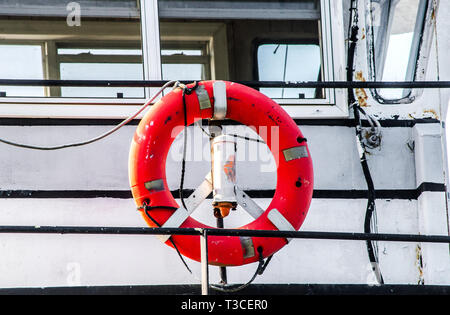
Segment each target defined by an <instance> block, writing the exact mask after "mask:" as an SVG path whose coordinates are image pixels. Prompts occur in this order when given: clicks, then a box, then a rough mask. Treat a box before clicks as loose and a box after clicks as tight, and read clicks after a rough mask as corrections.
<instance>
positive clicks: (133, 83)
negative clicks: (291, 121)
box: [0, 79, 450, 89]
mask: <svg viewBox="0 0 450 315" xmlns="http://www.w3.org/2000/svg"><path fill="white" fill-rule="evenodd" d="M167 82H169V81H167V80H34V79H33V80H31V79H30V80H27V79H0V86H72V87H161V86H163V85H164V84H165V83H167ZM180 82H181V83H184V84H188V83H192V81H180ZM235 82H236V83H240V84H243V85H246V86H249V87H252V88H269V87H270V88H274V87H277V88H332V89H337V88H342V89H349V88H354V89H356V88H362V89H374V88H385V89H386V88H387V89H391V88H392V89H398V88H421V89H428V88H432V89H439V88H450V81H384V82H375V81H356V82H355V81H352V82H348V81H321V82H318V81H297V82H293V81H286V82H284V81H235Z"/></svg>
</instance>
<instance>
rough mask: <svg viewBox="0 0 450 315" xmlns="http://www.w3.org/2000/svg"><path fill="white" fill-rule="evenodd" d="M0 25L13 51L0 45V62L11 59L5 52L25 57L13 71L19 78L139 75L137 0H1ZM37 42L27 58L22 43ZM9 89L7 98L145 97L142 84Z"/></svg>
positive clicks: (140, 77)
mask: <svg viewBox="0 0 450 315" xmlns="http://www.w3.org/2000/svg"><path fill="white" fill-rule="evenodd" d="M0 28H1V29H2V32H1V34H0V40H1V41H3V42H4V43H7V44H8V45H12V46H11V47H14V50H15V51H14V52H11V51H9V50H8V51H7V50H5V49H1V48H0V60H8V63H9V60H13V59H11V57H9V55H8V54H13V55H14V56H15V57H14V58H15V59H16V60H19V59H24V61H25V62H26V63H25V65H26V66H24V69H22V70H21V71H19V72H18V74H20V75H21V77H22V78H24V79H33V78H40V79H50V80H58V79H64V80H93V79H102V80H127V79H133V80H143V79H144V75H143V62H142V47H141V21H140V12H139V8H138V1H135V0H114V1H110V0H80V1H59V0H45V1H31V0H14V1H12V0H0ZM23 43H26V45H21V44H23ZM37 46H39V53H37V52H36V53H35V54H34V55H33V57H30V56H29V54H30V53H29V52H28V51H27V49H28V48H27V47H37ZM2 47H3V46H2ZM41 51H42V52H41ZM22 64H23V63H22ZM18 74H17V73H13V72H3V71H2V78H5V79H13V78H16V77H17V75H18ZM0 91H1V90H0ZM12 91H13V90H11V89H8V91H6V92H7V96H16V97H21V96H28V97H81V98H84V97H101V98H111V97H113V98H117V97H125V98H136V97H137V98H144V97H145V93H144V88H126V89H122V88H98V87H91V88H72V87H43V88H34V87H33V88H28V87H26V88H20V89H17V88H16V89H15V90H14V92H12Z"/></svg>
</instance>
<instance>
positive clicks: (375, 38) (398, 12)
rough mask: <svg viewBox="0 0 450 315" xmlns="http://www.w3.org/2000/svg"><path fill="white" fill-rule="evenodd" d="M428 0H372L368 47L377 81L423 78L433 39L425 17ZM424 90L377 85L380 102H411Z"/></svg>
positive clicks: (375, 91)
mask: <svg viewBox="0 0 450 315" xmlns="http://www.w3.org/2000/svg"><path fill="white" fill-rule="evenodd" d="M431 9H432V3H431V1H429V0H370V19H369V21H368V22H369V25H368V30H369V34H368V35H369V36H368V39H369V40H368V45H369V47H368V49H369V51H370V52H371V53H370V54H368V55H369V57H370V60H369V64H370V72H371V73H370V75H371V76H372V79H373V80H376V81H415V80H421V79H423V78H424V74H425V63H424V62H422V59H423V57H424V56H425V54H426V53H427V52H428V51H429V45H430V43H431V41H430V39H431V34H430V27H427V25H426V20H427V17H428V16H429V15H430V14H431ZM420 93H421V91H419V90H418V91H413V90H411V89H376V90H372V94H373V95H374V97H375V98H376V99H377V100H378V101H379V102H380V103H387V104H389V103H391V104H395V103H409V102H412V101H413V100H414V99H415V98H416V97H417V96H418V95H419V94H420Z"/></svg>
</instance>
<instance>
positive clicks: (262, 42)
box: [253, 38, 334, 105]
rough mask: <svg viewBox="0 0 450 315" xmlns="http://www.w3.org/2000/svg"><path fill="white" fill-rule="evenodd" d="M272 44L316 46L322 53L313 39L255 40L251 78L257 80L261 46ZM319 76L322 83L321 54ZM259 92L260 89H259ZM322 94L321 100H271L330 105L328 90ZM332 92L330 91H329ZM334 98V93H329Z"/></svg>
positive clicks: (281, 102)
mask: <svg viewBox="0 0 450 315" xmlns="http://www.w3.org/2000/svg"><path fill="white" fill-rule="evenodd" d="M267 44H269V45H270V44H273V45H317V46H318V47H319V50H320V51H322V45H321V43H320V40H313V39H268V38H264V39H256V40H255V41H254V42H253V52H254V53H253V76H254V77H255V79H257V80H259V59H258V49H259V47H261V46H262V45H267ZM320 76H321V81H324V64H323V61H322V53H321V56H320ZM259 90H260V89H259ZM320 90H322V94H323V95H324V97H323V98H303V99H301V98H298V99H293V98H273V100H274V101H276V102H277V103H279V104H291V105H293V104H311V103H315V104H330V89H323V88H321V89H320ZM331 92H332V91H331ZM331 94H332V96H334V93H331Z"/></svg>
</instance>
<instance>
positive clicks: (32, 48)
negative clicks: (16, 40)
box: [0, 45, 44, 97]
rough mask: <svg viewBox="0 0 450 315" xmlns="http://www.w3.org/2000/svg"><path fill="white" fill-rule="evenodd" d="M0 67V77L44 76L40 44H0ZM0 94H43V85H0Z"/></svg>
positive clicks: (37, 77) (33, 77) (39, 77)
mask: <svg viewBox="0 0 450 315" xmlns="http://www.w3.org/2000/svg"><path fill="white" fill-rule="evenodd" d="M0 69H1V78H2V79H39V80H42V79H43V78H44V70H43V68H42V46H40V45H0ZM0 95H1V96H2V97H5V96H44V88H43V87H23V86H0Z"/></svg>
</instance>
